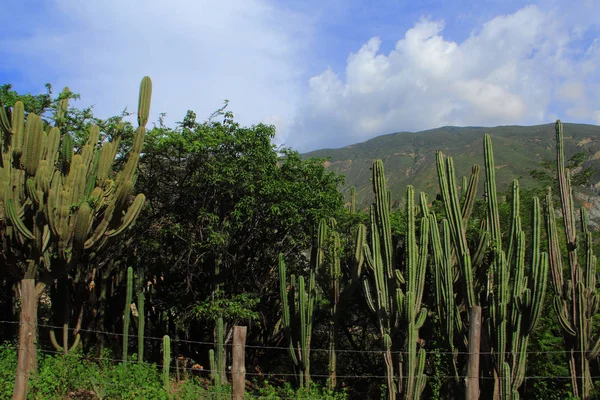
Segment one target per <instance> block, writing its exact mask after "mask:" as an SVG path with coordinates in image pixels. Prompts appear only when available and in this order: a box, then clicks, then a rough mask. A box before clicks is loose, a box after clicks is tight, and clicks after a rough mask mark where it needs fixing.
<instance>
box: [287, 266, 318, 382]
mask: <svg viewBox="0 0 600 400" xmlns="http://www.w3.org/2000/svg"><path fill="white" fill-rule="evenodd" d="M279 285H280V295H281V311H282V319H281V322H282V326H283V330H284V334H285V336H286V340H287V342H288V345H289V351H290V356H291V357H292V360H293V362H294V366H295V368H296V370H297V374H298V384H299V385H300V387H308V385H309V384H310V343H311V339H312V324H313V313H314V310H315V301H316V297H317V291H316V283H315V272H314V270H313V269H311V271H310V275H309V278H308V289H307V288H306V283H305V279H304V277H303V276H300V277H298V279H296V276H295V275H291V276H290V284H289V291H288V283H287V271H286V266H285V261H284V259H283V254H279Z"/></svg>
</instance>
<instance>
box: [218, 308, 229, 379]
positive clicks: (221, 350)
mask: <svg viewBox="0 0 600 400" xmlns="http://www.w3.org/2000/svg"><path fill="white" fill-rule="evenodd" d="M224 335H225V334H224V332H223V318H219V319H218V320H217V359H216V367H217V371H219V373H218V375H217V376H218V380H219V382H218V385H221V384H224V383H226V382H227V379H226V375H225V346H224V337H225V336H224Z"/></svg>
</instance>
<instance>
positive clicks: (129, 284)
mask: <svg viewBox="0 0 600 400" xmlns="http://www.w3.org/2000/svg"><path fill="white" fill-rule="evenodd" d="M132 300H133V268H131V267H128V268H127V280H126V287H125V308H124V310H123V354H122V360H123V365H125V364H127V353H128V350H129V322H130V321H131V301H132Z"/></svg>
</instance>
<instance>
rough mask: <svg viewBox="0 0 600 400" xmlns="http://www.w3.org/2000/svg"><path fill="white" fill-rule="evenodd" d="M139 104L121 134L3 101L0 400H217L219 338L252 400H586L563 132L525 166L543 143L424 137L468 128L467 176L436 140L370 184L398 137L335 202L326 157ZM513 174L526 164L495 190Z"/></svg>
mask: <svg viewBox="0 0 600 400" xmlns="http://www.w3.org/2000/svg"><path fill="white" fill-rule="evenodd" d="M150 92H151V82H150V80H149V78H144V79H143V80H142V84H141V87H140V101H139V107H138V108H139V109H138V111H137V117H138V118H137V119H138V121H137V126H136V127H134V126H133V125H132V124H131V123H130V122H128V121H127V116H128V115H129V114H127V113H125V112H124V113H123V114H122V115H119V116H115V117H112V118H109V119H106V120H100V119H97V118H95V117H94V116H93V114H92V112H91V109H84V110H79V109H76V108H73V107H70V106H69V100H70V99H74V98H77V97H78V96H77V95H75V94H73V93H72V92H71V91H69V90H68V89H66V90H64V91H63V92H62V93H61V94H60V95H59V96H58V97H57V98H52V92H51V87H50V86H48V93H47V94H44V95H40V96H32V95H19V94H18V93H16V92H14V91H12V90H11V88H10V86H8V85H5V86H3V87H2V90H0V101H1V102H2V103H3V107H2V108H1V109H0V117H1V118H0V122H1V124H0V128H1V129H2V160H1V161H2V164H1V165H0V167H1V168H0V179H1V180H2V182H1V183H2V185H1V187H0V202H1V207H0V234H1V235H2V248H1V249H0V257H2V263H0V271H1V273H2V274H1V275H0V276H1V277H2V279H1V280H0V293H1V294H2V297H0V321H2V322H0V339H2V340H4V341H5V342H4V344H3V345H2V348H1V349H0V393H1V395H2V397H3V398H8V397H9V396H10V395H11V394H12V395H13V398H15V399H25V398H65V399H66V398H106V399H127V398H148V399H154V398H156V399H170V398H178V399H179V398H181V399H186V398H220V397H223V396H230V395H231V385H230V384H229V382H230V379H231V378H232V374H231V371H230V366H231V365H232V360H231V354H232V351H231V349H232V347H231V346H232V331H233V327H234V326H235V325H245V326H247V327H248V331H247V339H246V340H247V348H246V369H247V380H248V382H247V385H246V392H247V393H248V394H252V395H253V396H257V397H258V398H264V399H275V398H292V397H293V398H305V399H313V398H314V399H316V398H326V399H346V398H361V399H362V398H389V399H396V398H399V397H400V398H404V399H419V398H460V397H464V396H465V395H467V396H471V397H470V398H477V397H481V398H487V397H486V396H488V394H491V393H493V397H494V398H497V399H518V398H531V399H534V398H549V399H554V398H557V399H558V398H568V397H569V396H571V398H574V397H577V396H578V397H579V398H581V399H592V398H595V397H594V396H598V395H599V393H598V389H599V386H600V382H597V381H598V379H597V378H596V377H597V376H599V375H600V368H599V365H598V356H599V354H600V338H599V337H598V331H599V330H598V329H599V327H600V326H599V319H600V318H599V310H598V308H599V306H598V304H599V301H600V300H599V299H600V293H599V291H598V284H597V273H598V270H597V265H596V264H597V262H596V257H595V256H594V248H595V247H596V246H597V244H596V240H595V236H594V235H595V234H594V233H593V232H592V230H591V229H590V228H589V225H588V218H587V213H586V212H585V210H583V211H582V212H581V213H580V217H579V220H577V217H576V213H575V211H574V210H575V204H574V200H573V195H572V192H573V189H574V187H575V186H576V185H587V186H590V185H589V184H590V180H592V179H595V178H594V176H595V171H594V170H593V169H590V168H591V167H592V166H593V163H592V161H591V160H590V156H591V155H592V154H587V155H586V154H584V155H581V154H582V153H581V152H578V153H575V150H577V149H576V148H575V147H576V144H575V145H573V140H572V139H569V140H565V139H567V138H565V137H564V135H563V131H562V124H561V123H560V122H557V124H556V126H555V131H556V140H557V157H556V166H555V167H553V166H552V165H551V164H548V163H547V162H545V163H544V164H542V165H541V166H540V165H535V166H532V165H531V163H530V162H529V161H528V162H527V163H524V164H520V163H521V162H522V161H523V160H522V158H520V156H519V154H521V153H520V152H519V151H517V150H516V148H517V147H518V145H517V144H514V143H513V144H511V142H510V140H515V143H519V142H518V141H519V140H529V139H531V138H534V137H536V136H535V135H537V132H538V131H539V132H541V131H542V130H543V129H542V128H535V127H534V128H532V130H533V134H532V136H531V137H529V138H528V139H522V138H517V137H512V136H511V135H508V134H507V133H506V132H508V131H507V130H504V131H497V130H496V131H494V130H493V129H492V130H491V131H492V136H490V135H481V134H480V133H481V132H480V131H479V130H477V129H475V130H466V131H457V130H455V129H450V128H442V129H441V130H440V131H439V132H441V133H440V137H441V138H444V135H454V136H453V137H455V138H463V139H465V140H467V139H468V140H472V139H473V137H474V136H477V135H479V136H477V141H478V142H480V143H482V146H480V150H475V147H476V146H475V145H473V146H472V147H470V148H471V149H472V151H473V152H475V153H481V154H482V155H483V171H484V175H485V176H484V178H482V179H480V178H479V173H480V167H479V166H478V165H475V166H470V165H466V162H464V161H465V158H464V157H463V155H464V154H460V153H459V152H457V153H456V154H453V153H454V147H452V148H451V146H450V145H449V144H445V142H443V141H442V139H440V137H438V136H436V133H435V132H430V133H429V134H431V135H432V136H431V138H432V143H433V145H435V146H437V148H435V149H434V148H432V149H431V152H429V153H427V154H425V153H421V152H424V151H425V148H426V147H427V149H428V150H429V147H428V146H429V145H428V146H421V145H420V148H419V149H418V151H416V149H412V150H411V149H407V150H406V151H409V152H410V151H414V153H415V154H416V155H415V154H413V153H410V154H408V153H407V154H406V157H400V155H402V154H399V155H396V156H394V157H396V158H395V159H402V160H404V161H410V162H412V163H413V166H412V167H410V168H409V167H407V166H403V167H402V168H403V169H402V170H399V169H397V166H396V165H395V164H394V163H390V160H391V158H388V159H387V160H386V169H387V174H386V173H384V161H383V160H381V159H380V158H381V157H379V156H377V155H379V154H382V153H381V152H382V151H383V150H382V149H379V147H378V146H379V145H378V143H379V144H380V143H382V142H385V143H388V144H387V146H388V147H389V146H391V145H392V144H393V142H394V140H396V139H397V138H398V137H401V136H402V135H404V134H398V135H397V136H394V135H391V136H386V137H382V138H378V139H374V140H373V141H370V142H368V143H367V144H364V145H360V146H358V145H357V146H355V147H350V148H346V149H345V150H344V151H358V150H360V149H359V147H361V146H363V147H364V148H365V149H370V150H369V152H366V153H364V154H363V155H362V156H361V157H363V158H365V159H366V158H370V159H369V161H368V165H371V171H370V172H369V175H370V176H371V180H370V182H369V189H368V190H365V188H364V187H361V183H360V182H359V181H358V180H356V179H355V178H356V176H354V178H352V176H353V175H352V174H353V172H352V173H350V172H349V176H350V177H351V178H352V179H355V180H354V181H353V182H352V183H355V184H356V187H357V189H354V188H352V189H351V190H349V202H348V205H347V206H345V205H344V201H343V197H344V196H343V195H342V192H340V189H342V190H343V188H344V186H343V185H344V178H343V177H342V176H341V175H339V174H337V173H336V172H333V171H331V170H330V169H328V168H327V167H326V165H327V164H326V160H324V159H322V158H317V159H315V158H306V157H304V156H300V154H298V153H297V152H295V151H293V150H291V149H286V148H276V147H275V146H274V145H273V144H272V139H273V136H274V133H275V132H274V128H273V127H272V126H267V125H263V124H259V125H255V126H251V127H242V126H240V125H239V124H238V123H236V122H235V120H234V116H233V114H232V113H231V112H230V111H228V110H227V103H226V104H225V105H224V106H223V107H222V108H221V109H219V110H217V112H215V113H214V114H213V115H211V116H210V117H209V118H208V119H207V120H206V121H204V122H199V121H198V120H197V118H196V115H195V114H194V113H193V112H191V111H188V112H187V114H186V115H185V117H184V118H183V121H181V122H179V123H177V125H176V126H175V127H172V128H171V127H167V126H165V125H164V124H163V122H162V120H159V121H158V124H157V125H156V126H155V127H154V128H152V129H149V130H148V131H147V132H146V129H145V126H146V124H147V122H148V115H149V107H150ZM571 127H572V126H571V125H567V128H571ZM584 128H585V133H584V134H583V135H584V136H585V135H587V136H591V135H592V133H590V132H592V131H593V129H595V128H590V127H584ZM507 129H508V128H507ZM520 129H521V128H516V127H511V128H510V132H520ZM544 129H545V128H544ZM582 129H583V128H582ZM439 132H438V133H439ZM465 132H466V133H465ZM494 132H496V133H494ZM503 132H504V133H503ZM521 136H523V135H521ZM574 136H576V135H574ZM587 136H585V137H587ZM492 137H493V140H494V151H492ZM414 138H415V141H413V142H412V145H415V143H417V141H418V140H421V137H420V136H418V135H415V136H414ZM417 138H418V140H417ZM481 139H483V140H481ZM509 139H510V140H509ZM461 140H462V139H461ZM576 140H582V139H576ZM419 143H420V142H419ZM456 143H460V141H459V140H455V141H454V142H453V144H452V145H456ZM531 143H535V146H538V147H535V149H538V150H539V151H540V154H542V153H543V154H544V155H547V154H546V153H548V151H547V150H545V149H546V147H551V146H550V145H551V142H550V141H549V140H548V139H547V138H545V139H544V141H543V143H540V144H538V142H537V139H536V140H533V142H531ZM376 145H377V146H376ZM410 146H411V145H410V144H409V147H410ZM469 146H471V145H469ZM515 146H516V147H515ZM590 147H592V146H590ZM542 148H543V149H544V150H543V151H542V150H540V149H542ZM357 149H358V150H357ZM436 149H437V150H440V151H439V152H438V153H436V152H435V150H436ZM508 149H512V150H508ZM579 150H580V149H579ZM399 151H400V153H402V152H405V150H403V149H400V150H399ZM442 151H444V152H445V153H448V154H449V156H444V154H443V153H442ZM569 151H570V152H571V153H570V154H569ZM590 151H591V150H590ZM467 153H468V152H467ZM573 153H575V154H574V155H573ZM334 154H335V153H334ZM356 154H359V153H356ZM411 154H412V155H411ZM338 155H339V153H338ZM433 156H436V158H435V161H436V162H435V166H434V165H433V163H431V168H432V169H430V167H429V166H426V163H425V160H426V159H431V160H433V159H434V158H433ZM569 156H570V158H568V157H569ZM336 157H337V156H336ZM423 157H425V158H423ZM511 157H512V158H511ZM363 158H355V159H353V161H352V164H353V165H354V164H359V163H362V162H363V161H364V160H363ZM371 158H375V161H373V160H372V159H371ZM530 158H531V157H530ZM361 160H363V161H361ZM411 160H412V161H411ZM499 160H504V161H499ZM508 160H510V161H511V162H510V165H511V167H510V168H508V169H509V170H510V171H511V172H512V173H513V174H516V172H515V171H517V170H519V171H520V170H521V169H522V170H523V171H530V170H534V169H536V168H538V169H536V171H537V172H535V173H532V174H531V175H518V174H516V175H513V176H511V179H510V182H511V183H510V190H508V191H507V193H506V194H505V195H503V192H501V191H499V188H500V190H503V188H504V186H503V185H506V183H507V182H508V181H507V180H506V176H505V177H504V178H502V179H500V177H499V175H500V173H497V171H499V170H500V171H503V170H504V168H502V169H499V167H502V165H504V164H500V163H507V162H508ZM332 161H334V158H332V159H331V160H330V161H329V162H332ZM338 161H339V160H338ZM404 161H403V162H404ZM365 162H366V161H365ZM455 162H456V164H457V167H456V169H455ZM415 163H416V164H415ZM417 164H419V165H420V166H418V167H417V166H416V165H417ZM459 164H460V166H459ZM365 165H367V164H365ZM467 167H470V168H471V174H470V175H469V176H468V177H467V176H465V177H463V178H462V180H461V179H460V177H461V171H467V170H468V169H467ZM539 167H542V168H544V170H540V169H539ZM360 168H361V171H362V170H366V168H367V167H365V166H361V167H360ZM407 168H409V169H407ZM570 168H574V169H575V170H576V171H575V172H574V173H573V174H576V176H577V179H572V178H571V172H570ZM348 171H350V170H348ZM406 171H408V172H407V173H406V174H405V175H406V176H408V178H410V179H409V181H410V182H411V183H414V184H415V186H413V185H406V188H405V190H404V189H403V196H402V197H401V200H400V201H398V200H396V199H399V197H396V196H395V194H396V191H398V192H399V190H400V189H399V188H398V187H397V186H396V185H397V182H399V180H398V177H399V176H401V175H403V174H404V172H406ZM427 171H429V172H427ZM430 172H431V173H432V176H431V177H429V175H427V174H429V173H430ZM421 173H423V174H426V175H427V176H428V177H427V179H425V180H424V181H419V179H420V177H421V176H425V175H419V174H421ZM360 174H363V172H360ZM554 174H555V175H556V178H557V179H554ZM465 175H466V174H465ZM521 177H522V178H523V179H520V180H519V181H518V180H517V179H515V178H521ZM361 179H362V178H361ZM367 179H368V178H365V181H366V180H367ZM428 179H429V180H428ZM540 183H542V184H544V185H549V186H550V187H551V188H550V189H548V190H547V191H545V192H541V191H540V185H539V184H540ZM528 184H530V186H529V187H528V186H527V185H528ZM134 187H135V191H134ZM506 188H508V186H506ZM417 189H420V190H424V192H422V193H421V194H420V196H419V197H417V198H416V199H415V190H417ZM425 191H427V192H429V194H430V196H427V194H425ZM478 191H482V192H483V193H484V195H483V196H477V193H478ZM135 192H137V194H135ZM367 192H368V193H367ZM554 192H558V194H559V195H560V196H556V195H553V193H554ZM438 193H439V194H438ZM544 194H545V196H544V197H542V198H540V195H544ZM435 195H437V196H435ZM367 199H368V202H369V203H370V206H369V208H368V210H365V209H364V208H363V207H362V206H360V205H361V204H362V205H364V204H366V203H367ZM415 202H416V203H415ZM555 206H557V207H558V209H557V208H555ZM559 210H560V211H562V215H561V216H559V215H558V213H557V211H559ZM577 223H579V225H580V227H581V228H580V229H579V231H577V230H576V229H575V226H576V224H577ZM563 227H564V229H563ZM548 283H550V285H549V289H548V290H547V286H548ZM17 327H19V329H16V328H17ZM57 332H62V335H57ZM134 349H137V352H135V351H134ZM36 355H38V356H37V357H36ZM15 365H16V366H17V369H15ZM204 366H206V367H204ZM15 372H16V373H15ZM465 378H467V379H465ZM15 379H16V385H15V384H14V382H15ZM490 396H491V395H490Z"/></svg>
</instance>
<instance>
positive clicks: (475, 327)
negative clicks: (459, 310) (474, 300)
mask: <svg viewBox="0 0 600 400" xmlns="http://www.w3.org/2000/svg"><path fill="white" fill-rule="evenodd" d="M469 324H471V326H469V364H468V365H467V378H466V380H465V384H466V391H465V399H466V400H478V399H479V350H480V346H481V307H480V306H473V307H471V318H470V320H469Z"/></svg>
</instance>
